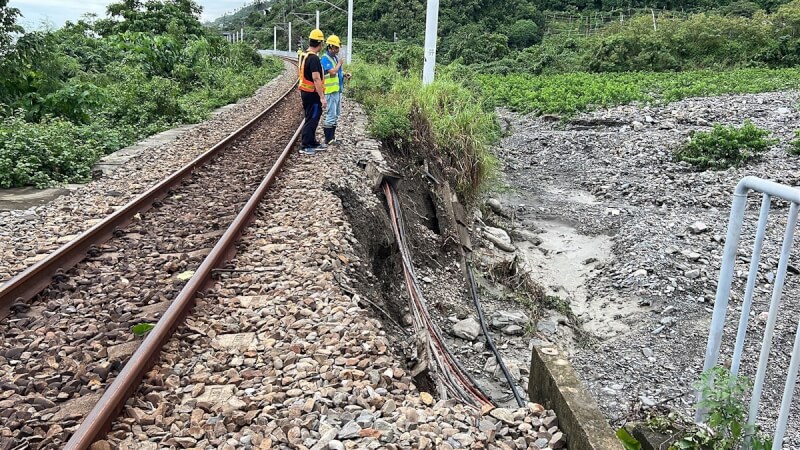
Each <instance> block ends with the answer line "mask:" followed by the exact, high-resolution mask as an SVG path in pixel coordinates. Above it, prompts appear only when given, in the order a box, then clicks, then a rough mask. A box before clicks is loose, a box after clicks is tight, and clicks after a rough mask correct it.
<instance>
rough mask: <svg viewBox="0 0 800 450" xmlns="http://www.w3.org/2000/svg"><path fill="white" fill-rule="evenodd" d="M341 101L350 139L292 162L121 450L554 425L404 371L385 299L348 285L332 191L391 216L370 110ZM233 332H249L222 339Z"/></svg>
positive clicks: (400, 342)
mask: <svg viewBox="0 0 800 450" xmlns="http://www.w3.org/2000/svg"><path fill="white" fill-rule="evenodd" d="M343 109H344V111H345V113H344V117H343V118H342V124H343V126H340V129H339V132H340V135H341V139H342V141H343V144H342V145H341V146H339V147H336V148H335V149H331V150H329V151H328V152H325V153H322V154H318V155H316V156H314V157H313V158H308V157H302V156H297V155H293V156H292V157H291V158H290V160H289V161H288V164H287V166H286V168H285V169H284V172H283V175H282V176H281V177H280V178H279V179H278V181H276V183H275V185H274V186H273V187H272V190H271V191H270V193H269V194H268V195H267V199H266V200H265V203H264V204H263V205H262V206H261V208H260V210H259V213H258V215H257V217H256V219H255V220H254V221H253V223H252V225H251V227H250V228H249V229H248V230H247V231H246V232H245V233H244V235H243V236H242V239H241V242H242V244H241V246H240V248H239V253H238V254H237V256H236V257H235V258H234V260H232V261H231V263H230V264H231V265H232V266H235V267H237V269H239V270H240V271H239V272H234V273H230V274H222V275H221V278H220V282H219V286H218V287H217V288H216V290H215V293H214V295H210V296H206V297H205V298H202V299H199V300H198V304H197V307H196V308H195V310H194V312H193V313H192V316H191V317H190V318H189V320H188V322H187V326H184V327H182V328H181V329H179V330H178V331H177V333H176V336H174V337H173V339H171V340H170V342H169V343H168V344H167V346H166V348H165V349H164V351H163V353H162V357H161V362H160V363H159V364H158V365H157V366H156V367H155V368H154V369H153V370H151V371H150V372H149V373H148V376H147V377H146V379H145V380H144V383H143V386H142V387H141V388H140V389H139V391H138V392H137V393H136V395H135V396H134V398H133V399H131V400H130V401H129V404H130V405H132V406H135V407H138V408H142V409H143V411H144V412H145V413H147V414H150V415H155V417H156V420H155V423H153V424H149V425H147V424H144V423H142V421H137V420H135V419H134V418H132V417H126V418H122V419H120V420H118V421H117V422H116V423H115V424H114V426H113V430H112V434H111V435H112V436H114V439H115V442H114V443H115V444H118V447H119V449H120V450H133V449H137V450H138V449H140V448H143V447H142V446H141V445H142V444H143V443H144V442H147V441H150V442H157V443H159V448H164V447H171V448H182V447H187V446H190V447H193V448H203V449H212V448H214V449H240V448H243V449H270V448H298V449H317V450H323V449H325V448H328V449H356V448H358V449H362V448H386V449H412V448H413V449H432V448H437V449H448V448H451V449H458V448H486V449H492V450H500V449H509V448H510V449H519V448H529V449H538V448H548V446H547V445H546V446H545V447H541V446H540V445H539V444H540V443H541V442H540V441H541V440H542V439H544V440H546V442H548V443H549V442H550V441H551V440H552V439H553V437H554V436H555V435H556V433H558V431H559V430H558V428H557V427H550V428H548V427H546V426H545V420H546V419H547V418H548V417H550V416H552V415H553V413H552V411H548V410H545V408H543V407H542V406H541V405H538V404H533V403H529V404H527V405H526V406H524V407H521V408H508V409H505V408H500V409H491V408H486V409H484V410H480V409H476V408H474V407H471V406H467V405H465V404H463V403H461V402H459V401H456V400H452V399H449V400H445V399H441V398H437V397H434V396H432V395H430V394H429V393H428V392H425V390H424V389H422V387H421V386H419V385H418V383H417V381H416V380H415V379H414V378H412V376H411V373H410V370H409V369H408V367H407V366H406V361H405V358H406V356H405V355H404V352H403V348H404V346H405V345H406V344H407V336H408V333H409V331H408V330H406V331H403V332H392V331H390V330H388V329H387V328H385V325H384V324H383V323H382V322H381V320H379V319H378V318H377V317H380V316H378V312H376V311H374V310H372V309H371V303H370V302H372V303H374V302H375V301H376V300H377V299H369V298H366V297H362V293H358V294H355V293H353V292H352V290H351V289H350V288H348V289H347V290H344V289H343V287H342V286H346V285H350V284H352V282H353V281H352V280H353V279H354V278H355V277H359V276H363V272H362V271H363V270H364V269H365V268H367V267H369V266H370V265H371V263H370V262H368V261H363V260H361V258H360V257H359V256H358V254H357V252H356V251H355V246H356V245H360V243H359V241H358V239H357V238H356V236H355V235H354V232H353V229H352V227H351V224H350V223H349V222H348V220H347V215H346V214H345V211H344V206H343V202H342V198H341V197H339V196H337V195H336V193H341V192H343V191H344V192H350V194H349V195H354V196H357V197H358V198H357V201H359V202H363V203H364V204H366V205H368V206H369V210H371V211H375V213H376V214H377V213H378V212H379V211H384V209H383V208H382V207H381V204H380V202H379V201H380V200H379V198H378V197H377V196H376V195H375V194H374V193H373V192H372V191H371V186H370V181H369V180H368V179H367V177H366V175H365V174H364V172H363V171H362V170H361V168H360V167H359V164H358V162H359V161H360V160H362V159H363V158H364V156H365V154H364V152H363V151H358V150H356V149H357V148H358V146H357V143H358V142H361V141H363V140H365V132H364V123H365V120H364V117H365V116H364V113H363V112H362V111H361V110H360V109H359V107H358V106H357V105H355V104H353V103H351V102H350V101H349V100H347V99H345V101H344V104H343ZM352 124H358V126H357V127H353V126H352ZM280 244H286V245H280ZM246 269H250V270H246ZM368 301H369V302H368ZM473 320H474V319H473ZM475 325H477V322H476V323H475ZM478 329H479V328H478ZM226 333H254V335H255V339H254V340H253V341H251V342H249V343H248V345H246V346H242V347H222V346H220V345H215V344H214V342H219V341H218V339H219V336H220V335H222V334H226ZM473 334H475V333H473ZM475 335H476V334H475ZM200 384H203V385H204V387H203V388H202V389H199V388H198V386H199V385H200ZM214 386H228V387H226V388H225V390H223V389H222V388H215V387H214ZM210 390H211V391H213V393H209V391H210ZM228 394H230V397H228ZM204 395H206V397H205V398H203V396H204ZM498 417H500V418H498ZM537 442H538V443H537ZM556 442H558V440H557V441H556ZM548 445H549V444H548ZM154 448H155V447H154Z"/></svg>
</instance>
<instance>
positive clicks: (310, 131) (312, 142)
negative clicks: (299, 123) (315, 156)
mask: <svg viewBox="0 0 800 450" xmlns="http://www.w3.org/2000/svg"><path fill="white" fill-rule="evenodd" d="M300 98H301V99H302V100H303V109H304V110H305V112H306V123H305V124H304V125H303V139H302V147H303V148H308V147H316V146H317V145H319V142H318V141H317V138H316V136H315V135H316V133H317V126H318V125H319V119H320V118H322V101H320V98H319V95H317V93H316V92H305V91H301V92H300Z"/></svg>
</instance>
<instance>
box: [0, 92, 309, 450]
mask: <svg viewBox="0 0 800 450" xmlns="http://www.w3.org/2000/svg"><path fill="white" fill-rule="evenodd" d="M301 120H302V109H301V107H300V104H299V102H298V101H297V99H296V97H295V96H293V95H292V96H289V97H288V98H286V99H284V100H282V101H281V102H280V103H279V104H278V105H276V107H275V108H274V109H273V110H271V111H270V112H269V113H267V115H266V116H265V117H264V118H263V119H262V121H260V122H259V123H258V124H257V125H255V127H254V128H253V129H252V130H251V131H249V132H248V133H247V134H245V135H244V136H242V137H240V138H238V139H237V140H236V141H234V142H233V143H231V144H230V145H229V146H228V147H227V148H226V149H225V151H224V152H223V153H222V154H220V155H219V156H218V157H217V158H216V159H214V160H213V161H212V162H210V163H209V164H207V165H205V166H203V167H200V168H198V169H196V170H195V172H194V173H193V174H192V176H191V177H189V178H187V179H186V180H184V181H183V183H182V184H181V185H179V186H177V187H176V188H174V189H173V191H172V192H171V193H170V194H169V195H167V196H166V197H165V198H164V199H162V200H161V201H159V202H158V204H157V205H156V206H155V207H154V208H153V209H151V210H148V211H147V212H145V213H140V214H138V215H137V216H136V218H135V220H134V221H133V223H132V224H131V225H129V226H127V227H126V228H125V229H124V230H122V231H121V232H120V233H118V235H117V237H115V238H114V239H112V240H110V241H108V242H106V243H105V244H103V245H101V246H99V248H98V251H97V252H95V253H94V254H92V255H91V256H90V257H89V258H87V259H86V260H84V261H83V262H81V263H79V264H78V265H77V266H75V267H74V268H73V269H71V270H69V271H67V272H66V273H65V274H64V276H63V277H61V278H60V279H59V280H57V281H56V282H55V283H54V284H52V285H51V286H50V287H49V288H48V289H46V290H45V291H44V292H43V293H41V294H40V295H38V296H37V297H36V298H34V300H33V301H32V303H31V305H32V306H31V308H30V310H28V311H25V312H23V313H20V314H14V315H12V316H11V317H10V318H9V319H8V320H5V321H3V322H2V323H0V342H2V343H3V344H2V345H3V347H2V350H1V351H2V355H3V356H2V357H0V387H2V390H3V395H4V397H3V400H2V402H3V405H2V406H0V409H2V413H1V414H3V415H4V417H5V418H6V421H5V422H4V423H3V425H2V426H0V432H2V433H3V435H8V434H10V437H12V439H13V440H14V441H16V442H17V443H18V444H22V443H27V444H28V445H29V446H30V447H31V448H34V449H37V448H59V447H60V446H61V445H62V444H63V442H64V441H65V440H66V439H67V437H68V436H69V435H70V433H71V431H72V430H73V429H74V427H75V425H76V424H77V423H78V421H79V420H80V418H81V416H82V414H84V413H85V412H86V411H85V410H84V409H85V405H86V404H87V402H90V401H91V400H92V399H96V397H97V396H98V395H100V394H101V393H102V392H103V389H104V387H105V386H106V383H107V382H108V381H110V380H111V379H113V378H114V377H115V376H116V374H117V372H118V370H119V369H120V368H121V366H122V365H123V362H124V361H125V359H126V358H127V357H128V356H129V355H130V351H131V350H132V348H135V345H136V340H135V339H136V338H135V337H134V336H133V334H132V333H131V331H130V328H131V326H133V325H135V324H137V323H140V322H151V321H154V320H155V318H156V317H158V316H159V315H160V314H161V313H162V312H163V311H164V310H165V309H166V307H167V306H168V305H169V301H170V300H172V299H173V298H174V297H175V296H176V295H177V293H178V292H180V290H181V288H182V287H183V285H184V283H185V281H186V280H188V277H189V276H191V274H192V273H193V272H191V271H193V270H195V269H196V268H197V267H198V266H199V264H200V262H201V261H202V260H203V258H204V257H205V255H206V254H208V252H209V250H210V249H211V248H212V247H213V245H214V244H215V243H216V241H217V240H218V238H219V237H220V236H221V234H222V233H223V232H224V230H225V229H226V228H227V227H228V225H229V224H230V222H231V221H232V220H233V218H234V217H235V216H236V214H237V213H238V210H239V209H240V207H241V205H243V204H244V202H246V201H247V199H248V198H249V197H250V195H251V194H252V192H253V191H254V190H255V188H256V186H258V184H259V183H260V182H261V180H262V178H263V176H264V175H265V174H266V173H267V171H268V170H269V168H270V167H271V165H272V162H273V161H274V160H275V159H276V158H277V155H279V154H280V152H281V151H282V150H283V148H284V147H285V145H286V142H288V140H289V139H290V137H291V136H292V134H293V133H294V132H295V130H296V129H297V126H298V125H299V124H300V121H301ZM132 343H133V344H134V345H131V344H132ZM11 405H13V407H11Z"/></svg>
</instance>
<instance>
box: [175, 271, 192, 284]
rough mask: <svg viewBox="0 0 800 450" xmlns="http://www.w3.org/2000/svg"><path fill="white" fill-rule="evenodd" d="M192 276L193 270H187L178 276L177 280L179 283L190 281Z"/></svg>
mask: <svg viewBox="0 0 800 450" xmlns="http://www.w3.org/2000/svg"><path fill="white" fill-rule="evenodd" d="M193 276H194V270H187V271H186V272H181V273H179V274H178V279H179V280H181V281H187V280H190V279H191V278H192V277H193Z"/></svg>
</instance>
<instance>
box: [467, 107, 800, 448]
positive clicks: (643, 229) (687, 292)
mask: <svg viewBox="0 0 800 450" xmlns="http://www.w3.org/2000/svg"><path fill="white" fill-rule="evenodd" d="M797 105H798V95H797V93H767V94H757V95H739V96H724V97H717V98H702V99H688V100H684V101H681V102H676V103H673V104H669V105H666V106H660V107H647V106H644V107H639V106H622V107H618V108H614V109H609V110H600V111H596V112H593V113H589V114H585V115H582V116H580V117H578V118H576V119H574V120H572V121H570V122H567V123H563V122H558V121H555V122H554V121H552V120H548V119H547V118H534V117H521V116H518V115H515V114H512V113H509V112H507V111H501V113H500V115H501V122H502V123H503V125H504V127H505V128H506V131H507V134H508V135H507V137H506V138H504V139H503V141H502V142H501V144H500V146H499V148H498V149H497V153H498V155H499V156H500V158H501V160H502V163H503V172H504V184H505V188H504V189H502V190H501V192H499V193H496V194H494V197H495V198H494V199H492V201H491V202H490V204H491V207H487V208H486V214H484V217H483V220H481V221H479V222H478V223H477V225H478V227H481V226H483V225H484V224H485V225H501V227H504V228H505V229H506V231H508V232H509V233H510V238H511V241H513V242H512V244H513V245H514V246H515V247H516V249H515V253H514V255H515V256H516V257H517V258H518V263H519V267H521V268H522V272H524V273H526V274H528V275H529V276H530V277H531V279H532V280H534V281H536V282H538V283H540V284H541V285H542V286H543V287H544V288H545V292H544V295H545V298H546V299H547V301H548V302H549V304H550V306H551V309H550V312H548V313H545V314H544V315H543V316H542V317H541V318H540V319H539V321H538V324H537V325H536V329H535V331H534V330H531V331H534V335H535V339H540V340H547V341H550V342H555V343H558V344H559V345H560V346H562V347H564V348H566V349H568V350H569V352H570V354H571V357H572V362H573V364H574V365H575V367H576V369H577V370H578V372H579V374H580V376H581V377H582V378H583V381H584V382H585V383H586V385H587V386H588V388H589V389H590V391H591V392H592V393H593V394H594V396H595V397H596V398H597V400H598V403H599V404H600V406H601V409H602V410H603V411H604V413H605V414H606V416H607V417H608V419H609V421H610V422H611V423H612V424H613V425H619V424H622V423H624V422H626V421H628V420H634V419H639V418H642V417H644V416H646V415H647V413H648V412H649V411H650V410H651V409H652V408H656V407H660V406H668V407H670V408H672V409H675V410H677V411H681V412H682V413H685V414H687V415H688V414H691V411H692V407H693V402H694V398H693V389H692V387H691V386H692V384H693V383H694V382H695V381H696V380H697V379H698V377H699V375H700V372H701V371H702V365H703V356H704V352H705V348H706V341H707V337H708V327H709V323H710V319H711V312H712V309H713V302H714V293H715V290H716V282H717V278H718V274H719V266H720V258H721V255H722V250H723V246H724V236H725V232H726V227H727V219H728V214H729V211H730V202H731V194H732V192H733V189H734V187H735V186H736V183H737V182H738V181H739V180H740V179H741V178H743V177H744V176H746V175H755V176H759V177H762V178H767V179H772V180H775V181H778V182H781V183H786V184H790V185H797V184H798V179H799V178H800V170H799V169H800V159H798V157H795V156H791V155H788V154H787V148H788V142H789V141H790V140H791V139H792V138H793V137H794V131H795V129H797V128H798V127H800V121H799V120H798V119H800V113H798V109H797ZM746 119H750V120H752V121H753V122H754V123H755V124H756V125H757V126H759V127H762V128H766V129H768V130H770V131H771V132H772V137H774V138H778V139H779V143H778V144H777V145H775V146H773V147H772V148H771V149H770V150H769V151H768V152H767V153H766V154H765V155H763V157H761V158H760V159H759V160H757V161H755V162H751V163H749V164H747V165H746V166H744V167H741V168H738V169H729V170H725V171H707V172H698V171H695V170H693V168H691V167H689V166H688V165H687V164H685V163H678V162H675V161H673V159H672V151H673V150H674V149H676V148H677V147H678V146H680V145H681V144H682V143H683V142H685V141H686V140H687V139H688V138H689V136H690V134H691V133H692V132H694V131H700V130H708V129H710V124H711V123H715V122H718V123H723V124H726V125H727V124H733V125H737V126H739V125H741V124H742V123H743V122H744V121H745V120H746ZM759 204H760V200H759V199H757V198H756V197H755V196H754V195H751V196H750V200H749V202H748V208H747V217H746V220H745V227H744V230H743V236H742V244H740V252H739V258H738V260H737V265H736V274H735V277H734V286H733V292H734V294H733V296H732V301H731V304H730V307H729V316H728V322H727V325H726V334H725V338H724V343H723V357H722V360H723V361H724V360H725V359H726V358H729V355H730V353H731V351H732V347H733V336H732V330H733V328H734V327H735V325H734V324H733V321H735V320H738V315H736V314H735V313H737V308H738V307H739V305H740V304H741V300H742V297H743V293H744V282H745V280H746V276H747V269H748V265H747V264H748V261H749V256H750V252H751V251H752V243H753V237H754V234H755V231H754V230H755V217H756V216H757V214H758V207H759ZM498 213H499V214H498ZM787 213H788V205H787V204H786V203H785V202H780V201H778V202H774V203H773V208H772V216H771V217H772V219H771V221H770V224H769V228H768V233H767V241H766V242H765V246H764V254H763V255H764V256H763V258H762V261H763V262H762V266H761V270H760V272H759V279H758V282H757V285H756V291H755V296H756V298H755V303H754V309H753V312H752V313H751V314H750V320H749V325H750V328H749V334H748V339H747V341H746V349H745V360H744V362H743V366H742V371H743V372H744V373H745V374H746V375H748V376H750V377H752V376H754V374H755V365H756V358H757V354H758V351H759V349H760V339H761V336H762V334H763V330H764V325H765V323H764V322H765V320H764V316H765V314H764V313H765V312H766V311H767V305H768V301H769V296H770V294H771V292H772V288H773V286H772V281H773V280H774V278H775V269H776V267H777V256H778V252H779V247H780V243H781V239H782V236H783V231H784V227H785V224H786V217H787ZM503 216H505V217H503ZM697 222H700V223H702V226H701V225H696V223H697ZM693 225H695V226H694V227H693ZM703 227H705V229H702V230H701V229H700V228H703ZM797 247H798V246H797V245H795V248H797ZM512 250H513V248H512ZM502 253H507V252H502V251H500V250H497V251H496V252H495V256H496V255H497V254H502ZM797 257H798V252H797V250H796V249H795V250H793V252H792V257H791V260H790V265H792V267H800V261H798V258H797ZM506 258H507V256H506ZM798 273H800V271H798V270H796V269H794V270H792V269H790V273H789V276H788V278H787V281H786V286H785V289H784V296H783V302H782V306H781V311H780V315H779V320H778V326H777V328H776V333H775V339H774V342H775V347H774V349H773V351H772V354H771V358H770V365H769V371H768V382H767V386H766V388H765V397H764V400H763V401H762V407H761V410H760V423H761V424H762V425H763V426H764V427H765V429H766V430H769V431H770V433H771V431H772V430H773V427H774V418H775V417H776V416H777V410H778V408H779V404H780V398H781V393H782V391H783V385H784V381H785V377H786V371H787V367H788V364H789V358H790V355H791V351H792V342H793V340H794V335H795V331H796V326H797V323H798V319H800V293H798V280H800V277H798ZM570 318H575V319H577V320H570ZM576 323H578V324H579V325H577V326H576ZM797 390H798V389H795V391H796V392H795V401H794V407H793V410H792V415H791V417H790V421H789V429H790V432H789V435H790V436H789V438H788V439H787V440H786V441H785V442H784V448H800V399H798V396H800V393H798V392H797Z"/></svg>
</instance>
